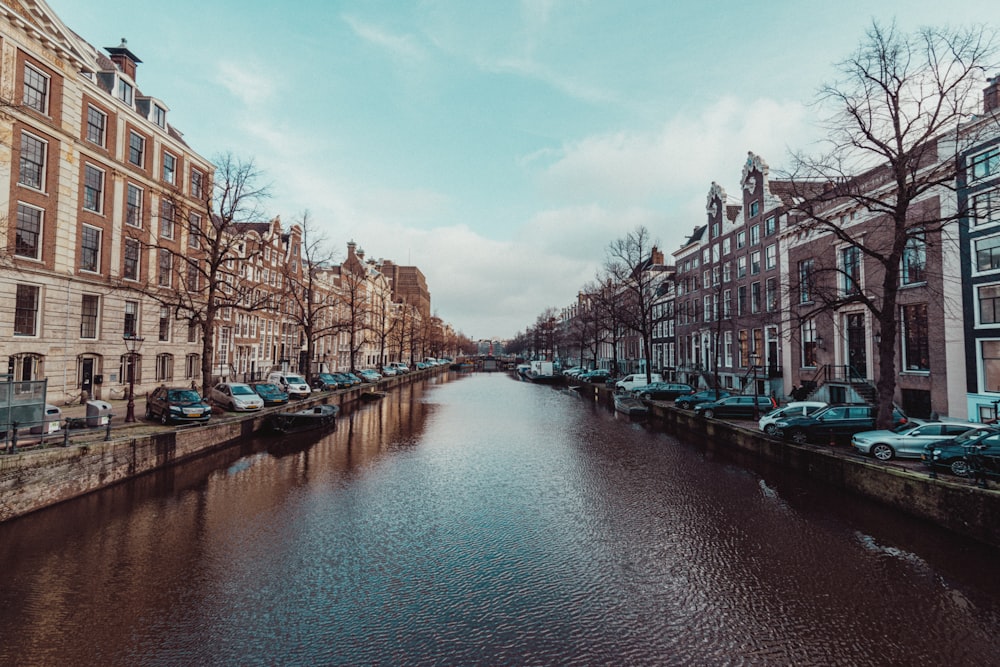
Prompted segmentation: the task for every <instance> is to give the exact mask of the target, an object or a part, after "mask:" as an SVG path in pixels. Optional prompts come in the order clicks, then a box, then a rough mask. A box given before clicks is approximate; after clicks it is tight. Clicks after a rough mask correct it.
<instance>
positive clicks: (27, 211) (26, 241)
mask: <svg viewBox="0 0 1000 667" xmlns="http://www.w3.org/2000/svg"><path fill="white" fill-rule="evenodd" d="M41 241H42V211H41V210H40V209H37V208H34V207H33V206H27V205H25V204H18V205H17V230H16V232H15V236H14V254H15V255H17V256H18V257H29V258H31V259H41V258H42V242H41Z"/></svg>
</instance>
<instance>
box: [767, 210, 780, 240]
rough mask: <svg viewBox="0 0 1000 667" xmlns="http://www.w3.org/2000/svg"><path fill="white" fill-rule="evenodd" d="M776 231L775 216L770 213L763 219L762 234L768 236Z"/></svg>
mask: <svg viewBox="0 0 1000 667" xmlns="http://www.w3.org/2000/svg"><path fill="white" fill-rule="evenodd" d="M776 231H778V223H777V221H776V219H775V217H774V216H773V215H772V216H771V217H770V218H768V219H767V220H765V221H764V236H770V235H771V234H773V233H774V232H776Z"/></svg>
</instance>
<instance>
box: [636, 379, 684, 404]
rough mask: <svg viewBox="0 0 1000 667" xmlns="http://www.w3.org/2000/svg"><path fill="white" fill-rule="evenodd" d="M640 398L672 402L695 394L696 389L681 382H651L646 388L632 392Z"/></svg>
mask: <svg viewBox="0 0 1000 667" xmlns="http://www.w3.org/2000/svg"><path fill="white" fill-rule="evenodd" d="M632 393H633V394H635V395H636V396H638V397H639V398H646V399H650V400H653V401H672V400H674V399H675V398H677V397H679V396H685V395H687V394H693V393H694V387H692V386H691V385H689V384H681V383H679V382H651V383H650V384H647V385H646V386H644V387H639V388H637V389H634V390H632Z"/></svg>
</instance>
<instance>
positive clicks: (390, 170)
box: [48, 0, 1000, 340]
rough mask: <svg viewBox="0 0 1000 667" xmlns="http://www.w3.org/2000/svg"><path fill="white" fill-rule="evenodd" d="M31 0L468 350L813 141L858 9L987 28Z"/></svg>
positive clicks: (569, 5) (915, 4)
mask: <svg viewBox="0 0 1000 667" xmlns="http://www.w3.org/2000/svg"><path fill="white" fill-rule="evenodd" d="M48 1H49V6H50V7H51V8H52V9H53V10H54V11H55V13H56V14H57V15H58V16H59V17H60V19H61V20H62V21H63V22H64V23H65V24H66V25H67V26H68V27H69V28H71V29H72V30H74V31H75V32H76V33H77V34H79V35H80V36H81V37H82V38H83V39H84V40H86V41H88V42H90V43H91V44H93V45H94V46H97V47H109V46H117V45H118V44H119V43H120V41H121V39H122V38H123V37H124V38H126V39H127V40H128V47H129V49H130V50H131V51H132V52H133V53H135V54H136V56H137V57H138V58H139V59H141V60H142V61H143V62H142V63H141V64H140V65H139V69H138V72H137V75H136V81H137V84H138V87H139V88H140V90H141V91H142V92H143V94H146V95H151V96H153V97H156V98H158V99H160V100H162V101H163V102H165V103H166V104H167V106H169V107H170V112H169V115H168V121H169V122H170V123H171V124H172V125H173V126H174V127H176V128H177V129H178V130H180V131H181V132H182V133H183V134H184V138H185V141H186V142H187V143H188V145H189V146H191V147H192V148H193V149H194V150H195V152H197V153H199V154H200V155H202V156H204V157H206V158H208V159H212V158H214V157H216V156H219V155H222V154H225V153H231V154H233V155H236V156H239V157H242V158H247V159H252V160H253V161H254V162H255V164H256V165H257V167H258V168H259V169H260V170H261V171H262V173H263V182H265V183H267V184H268V185H269V190H270V193H271V196H270V197H269V198H268V200H267V201H266V202H264V205H265V208H266V210H267V211H268V213H269V214H270V215H271V216H275V215H279V216H281V220H282V222H283V224H286V225H288V224H292V223H294V222H296V221H299V220H301V219H302V217H303V215H304V214H305V213H306V212H308V214H309V217H310V218H312V221H313V222H314V223H315V224H316V226H317V228H318V229H319V230H320V232H321V233H322V234H323V236H324V237H325V239H326V241H327V243H329V244H330V247H331V248H332V249H334V250H335V251H336V252H337V253H338V255H339V256H340V257H341V258H343V256H344V255H345V254H346V247H347V243H348V241H354V242H356V243H357V244H358V247H359V248H361V249H363V250H364V251H365V253H366V257H368V258H376V259H377V258H386V259H391V260H393V261H394V262H395V263H397V264H403V265H415V266H418V267H419V268H420V270H421V271H422V272H423V273H424V275H425V276H426V278H427V283H428V287H429V289H430V292H431V308H432V311H433V312H434V314H436V315H438V316H439V317H441V318H442V319H443V320H444V321H445V322H448V323H450V324H451V325H452V326H454V327H455V329H456V330H458V331H460V332H462V333H464V334H465V335H467V336H469V337H470V338H472V339H474V340H478V339H482V338H491V339H504V338H509V337H511V336H513V335H515V334H516V333H517V332H519V331H523V330H525V329H526V328H527V327H529V326H531V325H532V324H533V323H534V322H535V320H536V319H537V317H538V316H539V315H540V314H542V312H543V311H545V309H547V308H550V307H552V308H557V309H558V308H562V307H564V306H567V305H569V304H571V303H573V302H574V300H575V299H576V295H577V292H578V291H579V290H580V288H582V287H583V286H584V285H585V284H586V283H588V282H589V281H591V280H593V279H594V277H595V276H596V275H597V273H598V271H599V269H600V267H601V265H602V264H603V262H604V259H605V251H606V249H607V247H608V245H609V244H610V243H611V242H613V241H614V240H616V239H619V238H622V237H623V236H625V235H626V234H628V233H629V232H631V231H633V230H634V229H636V227H637V226H639V225H643V226H645V227H646V228H648V229H649V231H650V232H651V235H652V238H653V240H654V241H656V242H657V244H658V246H659V247H660V248H662V249H663V250H664V251H665V253H666V255H667V258H668V260H667V261H668V263H670V259H669V258H670V254H671V253H672V252H674V251H675V250H677V249H678V248H680V246H681V244H682V243H683V242H684V240H685V238H686V237H687V235H689V234H690V233H691V231H692V230H693V229H694V228H695V227H697V226H699V225H702V224H704V223H705V201H706V196H707V194H708V191H709V188H710V187H711V184H712V182H713V181H715V182H718V183H719V184H720V185H722V186H723V187H724V188H725V189H726V190H727V192H729V193H730V194H733V195H738V194H739V192H740V188H739V186H740V183H739V180H740V175H741V171H742V168H743V164H744V162H745V161H746V157H747V152H748V151H752V152H754V153H755V154H757V155H760V156H761V157H763V158H764V160H765V161H766V162H767V163H768V165H769V166H770V168H771V170H772V174H773V173H775V172H776V171H778V170H780V169H781V168H782V167H785V166H787V164H788V155H789V152H790V151H791V150H808V148H809V146H812V145H815V142H816V140H817V138H818V137H819V136H820V134H819V130H818V128H817V126H816V120H817V118H816V109H815V106H814V105H813V104H812V103H813V102H814V101H815V99H816V91H817V90H818V89H819V87H820V86H821V85H823V84H825V83H829V82H831V81H832V80H834V79H835V77H836V71H835V64H836V63H838V62H840V61H842V60H843V59H845V58H846V57H848V56H849V55H850V54H851V52H852V51H853V50H854V49H855V48H856V47H857V46H858V44H859V43H860V42H861V41H862V40H863V38H864V35H865V31H866V29H868V28H869V27H870V26H871V24H872V21H879V22H880V23H883V24H885V23H889V22H891V21H894V20H895V21H896V24H897V26H898V27H899V28H900V29H902V30H905V31H908V32H912V31H914V30H916V29H918V28H920V27H923V26H953V27H960V26H970V25H972V24H976V23H987V24H990V25H991V26H993V27H1000V2H997V1H996V0H964V1H963V2H960V3H945V2H941V1H940V0H934V1H925V0H907V1H906V2H903V1H902V0H876V1H872V0H865V1H858V0H842V1H841V2H836V3H832V2H814V1H812V0H765V2H758V3H750V2H736V1H732V2H729V1H721V2H720V1H716V2H711V1H698V2H694V1H687V2H681V1H678V0H650V1H647V0H566V1H561V0H522V1H520V2H516V1H506V0H367V1H364V2H361V1H356V2H341V1H338V0H292V1H291V2H287V3H285V2H273V1H272V0H269V1H264V0H172V1H171V2H162V0H156V1H155V2H154V1H153V0H131V2H128V3H124V4H122V3H121V2H120V1H119V0H86V1H85V0H48ZM994 74H1000V72H997V73H994Z"/></svg>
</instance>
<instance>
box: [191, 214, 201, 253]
mask: <svg viewBox="0 0 1000 667" xmlns="http://www.w3.org/2000/svg"><path fill="white" fill-rule="evenodd" d="M202 233H203V232H202V229H201V216H200V215H198V214H197V213H190V214H188V247H189V248H200V247H201V235H202Z"/></svg>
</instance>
